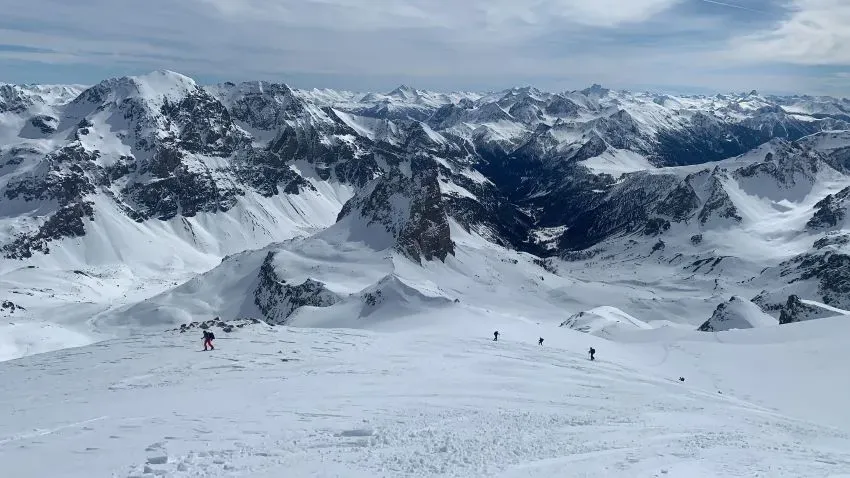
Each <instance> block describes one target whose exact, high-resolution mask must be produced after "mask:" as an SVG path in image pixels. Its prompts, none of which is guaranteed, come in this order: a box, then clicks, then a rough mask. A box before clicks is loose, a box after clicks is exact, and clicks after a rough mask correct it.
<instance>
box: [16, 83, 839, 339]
mask: <svg viewBox="0 0 850 478" xmlns="http://www.w3.org/2000/svg"><path fill="white" fill-rule="evenodd" d="M0 98H2V100H1V101H2V102H0V105H3V106H2V108H0V250H2V253H3V255H4V256H5V257H4V258H3V259H2V260H0V276H2V278H3V280H4V281H5V283H6V284H8V285H7V286H6V287H5V290H3V293H4V294H6V295H7V296H9V297H17V300H15V301H13V302H15V303H16V304H18V305H22V306H23V307H24V310H25V311H26V313H27V314H31V315H32V316H37V315H44V314H48V315H49V311H50V310H56V309H58V308H61V307H66V306H68V304H69V303H71V304H73V303H74V302H78V301H79V302H85V303H87V304H88V305H86V306H85V307H83V306H82V305H75V306H74V307H76V308H78V309H79V311H80V312H79V314H81V315H82V316H88V317H89V319H87V321H86V323H98V321H100V319H104V321H102V323H112V324H121V323H123V319H120V318H116V317H115V313H117V312H116V311H123V312H122V313H125V312H126V311H127V310H131V309H133V306H134V304H141V303H142V302H144V301H147V300H149V299H152V298H154V297H159V296H160V295H161V294H163V293H168V291H170V290H174V287H175V286H179V285H180V284H181V283H186V282H187V281H191V280H192V278H194V277H198V274H203V273H207V272H210V271H212V270H214V269H216V268H217V267H223V268H224V269H222V271H223V272H222V274H224V275H228V274H237V276H238V277H239V281H247V282H245V283H251V282H252V281H257V280H261V279H262V280H264V281H265V282H262V281H261V282H258V283H257V284H262V287H261V288H260V289H262V290H260V289H257V287H253V288H245V289H244V292H245V294H246V297H247V298H245V299H244V300H245V301H247V302H245V303H246V304H248V305H246V306H245V307H248V308H249V309H251V313H253V314H260V315H264V318H265V319H269V320H272V321H277V322H286V321H288V320H290V319H289V318H290V316H293V317H295V318H298V317H299V313H298V310H297V309H299V308H305V307H306V308H311V307H312V308H313V309H310V310H313V311H315V309H316V308H327V309H329V310H337V311H342V310H349V312H350V310H353V309H347V308H349V307H354V306H353V305H351V304H353V302H352V300H349V298H350V294H353V293H360V292H362V293H363V294H367V293H369V294H372V295H371V297H372V298H373V302H374V301H375V300H374V299H375V297H374V296H375V294H376V293H377V291H381V290H384V289H385V288H389V289H388V290H390V289H391V290H392V291H394V292H392V293H391V294H390V293H389V292H388V294H389V295H392V296H393V297H395V299H393V300H406V299H403V298H404V297H407V295H408V294H407V292H405V291H407V290H408V289H407V288H408V287H412V289H413V290H419V291H420V292H421V293H422V297H437V296H439V297H442V298H443V299H445V302H446V303H450V304H457V303H456V302H454V301H455V300H458V301H460V303H461V304H463V306H464V307H466V306H469V307H483V308H487V305H486V304H487V301H488V299H487V294H488V293H491V292H492V291H491V292H484V290H487V288H488V287H489V288H492V287H494V284H496V283H497V282H498V281H499V280H506V281H508V283H513V282H512V281H514V280H515V281H517V283H516V284H515V285H516V287H519V288H523V287H528V288H531V287H537V288H542V289H541V291H545V294H544V295H545V296H546V297H549V298H548V299H544V298H542V296H541V299H540V300H551V301H552V303H553V304H557V305H558V308H562V309H566V310H567V311H568V312H570V314H574V313H577V312H580V311H583V310H591V309H594V308H596V307H599V306H611V307H615V308H618V309H619V310H622V311H623V313H625V314H627V315H628V316H630V317H634V318H635V319H636V320H640V321H642V322H646V323H651V322H655V321H657V320H661V321H663V320H669V321H672V320H679V321H686V322H694V321H704V320H705V317H707V316H710V315H711V313H712V311H713V310H714V309H715V307H716V306H717V304H718V303H723V302H725V301H726V300H728V297H729V296H730V295H735V296H740V297H742V298H743V299H744V300H751V301H753V303H755V304H758V306H759V307H762V308H763V309H764V310H765V312H766V313H768V314H774V315H776V316H778V315H779V314H780V312H781V310H782V307H783V305H784V304H786V303H787V302H788V298H789V296H791V295H799V296H800V297H801V298H802V299H805V300H815V301H819V302H823V303H825V304H826V305H828V306H832V307H837V308H842V309H844V308H850V303H847V300H846V295H845V294H844V291H845V290H847V287H848V286H846V284H848V283H850V271H848V270H846V261H845V258H846V257H847V256H848V253H850V251H848V249H847V244H848V242H847V241H842V240H841V239H840V238H841V237H843V236H842V234H843V233H842V231H844V230H845V227H846V222H845V221H843V218H844V214H845V209H846V207H847V206H846V204H845V202H846V201H844V199H845V196H846V193H845V191H846V188H848V187H850V176H848V174H850V135H848V134H847V132H848V131H850V122H848V121H847V119H845V118H844V114H845V112H846V111H850V105H848V104H847V103H848V102H847V100H845V99H837V98H827V97H818V98H814V97H806V96H789V97H777V96H770V95H764V96H762V95H759V94H758V93H757V92H751V93H745V94H728V95H715V96H676V95H658V94H653V93H632V92H626V91H616V90H610V89H607V88H603V87H601V86H599V85H594V86H592V87H590V88H587V89H585V90H580V91H570V92H560V93H551V92H544V91H541V90H538V89H535V88H531V87H527V88H511V89H508V90H504V91H501V92H488V93H436V92H429V91H424V90H419V89H415V88H411V87H399V88H396V89H395V90H392V91H390V92H388V93H354V92H344V91H334V90H327V89H325V90H317V89H313V90H301V89H294V88H291V87H289V86H287V85H285V84H276V83H270V82H262V81H259V82H243V83H239V84H237V83H222V84H218V85H212V86H201V85H199V84H198V83H197V82H195V81H194V80H192V79H191V78H188V77H186V76H184V75H180V74H178V73H175V72H171V71H167V70H163V71H156V72H152V73H150V74H147V75H142V76H138V77H122V78H114V79H107V80H104V81H103V82H101V83H98V84H97V85H93V86H91V87H88V88H86V89H83V90H81V91H77V90H76V89H74V88H73V87H67V88H66V87H59V86H56V87H49V88H48V87H44V88H40V87H36V86H27V87H16V86H4V87H3V89H2V90H0ZM332 236H333V238H334V240H333V241H331V243H332V245H329V246H327V247H331V248H337V249H339V250H338V251H336V252H333V251H331V252H325V253H323V254H324V255H322V257H327V258H330V257H338V258H339V259H341V260H343V263H350V264H355V263H356V262H357V258H362V257H365V256H363V255H362V254H361V253H360V252H356V251H358V250H359V249H358V248H360V247H362V246H366V247H367V249H368V250H370V251H371V252H369V254H377V255H378V256H381V255H382V254H389V255H392V256H393V257H395V259H393V263H394V264H396V267H398V268H399V270H398V271H396V272H395V273H394V274H395V275H392V276H388V273H387V272H386V271H383V269H381V271H382V272H381V274H377V275H376V276H375V277H371V276H370V277H371V279H374V280H371V279H370V280H371V282H366V283H360V282H358V286H357V287H358V288H357V290H354V291H349V290H348V289H347V288H344V289H345V290H346V291H347V292H345V293H344V294H342V295H340V294H339V293H337V292H333V291H334V285H333V284H330V285H329V284H328V282H327V280H328V279H327V277H328V276H329V274H330V277H335V275H334V274H335V273H333V270H334V269H333V266H332V265H331V264H332V262H333V261H332V260H329V259H327V260H326V259H323V260H322V261H320V262H319V263H317V264H315V265H314V266H315V267H316V268H317V269H316V270H315V271H314V273H312V274H309V275H307V276H306V277H300V278H298V279H297V280H296V279H294V278H293V277H290V276H288V274H289V273H288V272H287V270H286V268H285V267H280V264H279V261H277V262H274V264H277V266H275V267H272V266H271V265H268V266H267V267H266V269H265V272H264V273H263V272H262V270H261V269H262V267H261V265H262V261H260V262H258V264H259V265H258V266H257V268H249V269H244V270H243V269H240V268H236V269H238V271H240V272H236V271H234V270H230V269H228V268H229V267H231V266H232V265H231V264H229V259H228V258H231V257H234V254H241V253H245V252H246V251H265V252H257V254H260V253H263V254H271V256H272V257H278V256H279V255H280V254H282V253H284V252H286V251H287V248H288V247H290V245H287V244H289V243H288V242H287V241H290V240H296V239H297V240H305V241H307V242H306V243H304V244H308V245H309V244H312V245H311V246H306V245H305V246H303V247H308V248H309V247H319V245H320V244H330V243H327V242H326V239H327V238H329V237H332ZM323 237H324V239H323ZM311 238H312V239H311ZM311 241H315V242H311ZM824 241H826V242H824ZM827 242H828V244H827ZM299 244H300V243H299ZM777 245H778V247H777ZM299 247H302V246H299ZM321 247H325V246H321ZM494 251H497V252H494ZM349 254H353V255H351V256H349ZM364 254H365V253H364ZM369 254H367V255H369ZM494 254H495V256H494ZM396 255H398V257H396ZM264 257H265V256H264ZM317 257H318V256H317ZM369 257H372V256H371V255H369ZM495 257H501V258H502V259H501V260H504V261H506V262H503V263H504V264H508V265H512V266H516V267H517V268H516V270H514V271H513V272H511V270H502V269H501V268H500V267H501V266H500V267H493V266H492V265H489V266H486V269H484V270H481V271H476V270H475V269H472V268H470V267H468V266H467V265H465V262H464V261H467V262H468V263H469V264H481V265H482V267H485V266H484V264H493V263H494V262H493V261H494V260H495ZM258 260H259V259H258ZM501 260H499V261H498V262H501ZM513 261H516V262H513ZM379 262H380V261H377V262H375V264H378V263H379ZM408 262H409V264H408ZM270 264H271V263H270ZM378 267H379V268H380V267H383V266H378ZM416 268H419V269H422V270H424V271H425V272H421V271H420V270H419V269H416ZM618 268H619V269H618ZM436 270H441V271H443V272H441V273H442V274H444V277H442V278H441V277H438V276H437V275H434V274H436V272H435V271H436ZM75 271H80V272H81V273H82V274H86V276H85V279H84V280H83V279H81V280H82V282H81V283H83V284H86V285H82V286H81V285H77V284H74V283H73V281H70V282H63V281H65V280H66V279H63V280H62V281H58V282H57V281H53V280H52V279H47V277H54V276H55V277H72V278H74V279H79V278H82V277H83V276H82V275H81V274H77V273H76V272H75ZM228 271H229V272H228ZM429 271H430V272H429ZM660 271H664V273H663V274H662V273H661V272H660ZM720 271H725V272H724V273H725V276H724V275H723V274H721V273H720ZM638 272H640V274H642V275H644V276H643V278H642V279H641V280H640V281H638V282H634V281H633V280H632V279H631V278H630V277H627V276H630V275H632V274H635V275H637V274H638ZM491 273H492V274H496V275H494V276H493V277H490V276H489V275H488V274H491ZM423 274H424V275H423ZM261 276H262V277H261ZM323 277H324V278H325V279H323ZM385 277H395V278H396V279H394V280H395V281H396V282H393V281H392V280H390V281H389V282H381V281H382V280H384V279H383V278H385ZM557 277H560V279H556V278H557ZM664 277H666V279H664ZM792 277H793V278H794V281H791V278H792ZM93 278H97V279H96V280H95V279H93ZM258 278H259V279H258ZM263 278H264V279H263ZM228 280H230V279H228ZM387 280H388V279H387ZM665 280H666V281H675V283H668V282H665ZM40 281H44V282H45V283H49V284H53V285H54V286H55V287H54V286H51V287H47V288H45V287H39V286H38V285H37V284H39V282H40ZM98 281H100V282H98ZM441 281H448V282H449V283H453V284H455V285H454V286H453V289H452V291H448V290H444V291H443V292H440V293H438V294H437V295H433V294H432V292H433V290H436V289H435V287H434V286H432V285H429V284H439V283H440V282H441ZM546 281H549V282H550V283H556V282H557V283H558V284H559V285H558V286H552V287H551V288H550V287H548V286H546V287H544V286H543V283H544V282H546ZM110 283H112V284H113V285H115V288H116V289H117V290H116V293H114V294H113V293H109V294H100V296H98V293H96V292H93V291H96V290H98V289H97V287H102V285H96V284H110ZM240 283H242V282H240ZM568 283H570V284H572V287H573V288H574V289H570V286H568V285H567V284H568ZM637 283H640V284H642V285H641V286H640V287H642V288H644V289H646V290H640V289H637V288H636V287H635V284H637ZM410 284H413V285H410ZM464 284H466V285H464ZM472 284H478V285H475V286H473V285H472ZM520 284H522V285H520ZM479 286H481V287H483V289H481V290H482V292H480V294H478V295H476V296H475V297H474V298H472V299H470V298H469V297H466V296H465V294H466V293H464V292H462V291H463V290H466V289H465V288H466V287H470V288H472V289H475V290H477V289H476V288H477V287H479ZM89 287H91V288H92V289H89ZM437 289H439V287H437ZM580 289H587V290H590V291H592V293H587V294H585V296H583V297H582V296H580V295H581V294H582V292H581V291H580ZM240 290H242V289H240ZM258 290H259V292H258ZM470 290H471V289H470ZM493 290H496V289H493ZM684 290H691V292H688V293H685V292H684ZM81 291H82V292H81ZM426 292H427V293H426ZM204 293H207V292H204ZM80 294H82V296H80ZM547 294H548V295H547ZM618 294H619V295H622V297H619V296H618ZM653 295H654V296H655V302H656V303H655V304H653V300H652V299H651V297H653ZM80 297H83V299H80ZM180 297H182V298H181V299H180V300H188V301H201V302H203V303H205V304H207V305H205V306H204V307H199V308H192V307H188V306H186V307H188V308H191V309H192V310H196V311H201V310H203V313H210V314H214V315H222V314H224V309H227V310H228V311H230V312H228V313H229V314H238V313H241V312H240V310H241V311H243V312H244V311H245V310H248V309H245V308H241V309H240V308H233V307H230V306H224V305H223V304H221V303H220V302H219V301H217V300H214V299H213V298H209V297H189V296H180ZM258 297H259V298H258ZM364 297H365V296H364ZM659 298H660V299H661V300H659ZM255 299H256V301H259V302H260V303H261V304H262V306H260V305H258V303H257V302H256V301H255ZM360 299H362V300H365V299H363V297H360ZM360 299H358V300H360ZM443 299H440V300H441V301H442V300H443ZM10 300H11V299H10ZM168 300H169V301H171V300H172V299H168ZM416 300H419V299H416ZM252 301H253V302H252ZM178 302H179V301H178ZM659 302H661V303H659ZM241 303H242V301H240V304H241ZM419 303H420V305H421V306H423V307H430V306H431V305H429V304H431V302H429V301H427V300H421V301H420V302H419ZM436 303H437V302H434V304H436ZM439 303H440V304H442V303H443V302H439ZM250 304H253V305H250ZM389 305H392V304H389ZM389 305H388V306H389ZM432 305H433V304H432ZM255 306H256V308H253V307H255ZM380 306H381V305H380V303H378V302H375V303H374V304H372V305H370V307H380ZM90 307H91V308H90ZM152 307H153V306H152ZM163 307H165V305H163ZM168 307H176V308H177V309H179V308H180V307H183V306H181V305H180V304H179V303H176V302H175V303H172V302H169V305H168ZM358 307H359V306H358ZM92 308H93V309H94V310H95V312H94V313H93V312H92V311H91V310H92ZM133 310H137V311H139V310H144V311H146V312H144V313H146V314H152V317H153V316H156V314H154V313H153V312H151V310H152V309H133ZM305 310H307V309H305ZM406 310H408V309H406ZM546 310H547V312H546V313H547V314H548V313H554V312H553V310H554V309H548V308H546ZM686 310H690V311H691V313H692V314H690V315H688V316H687V317H682V315H683V313H684V311H686ZM408 311H409V310H408ZM324 312H327V311H324ZM324 312H323V313H324ZM349 312H346V313H349ZM198 313H200V312H198ZM316 313H317V314H318V312H316ZM352 313H353V312H352ZM266 314H268V315H266ZM570 314H567V316H569V315H570ZM652 314H656V315H660V317H657V318H656V317H647V315H652ZM371 315H372V316H373V317H377V316H378V315H380V314H378V315H375V314H371ZM92 316H93V317H92ZM166 316H168V317H171V318H166V319H163V320H165V321H173V320H178V319H179V320H183V319H185V318H186V317H183V316H182V315H181V314H177V315H175V316H169V315H168V314H165V315H164V316H163V317H166ZM78 317H79V316H78V315H77V313H76V312H75V313H73V314H69V318H68V319H67V320H68V323H69V324H70V323H77V322H78ZM106 318H108V320H105V319H106ZM225 318H226V319H231V318H236V317H235V316H233V317H225ZM329 320H330V322H338V321H336V319H333V320H331V319H329ZM186 322H189V321H186ZM558 322H559V323H560V322H563V318H562V319H561V320H559V321H558ZM151 323H152V324H154V323H155V324H160V323H162V321H160V320H159V319H156V320H153V319H152V321H151ZM78 325H79V324H78ZM691 325H693V326H694V327H696V326H697V325H698V324H697V323H693V324H691Z"/></svg>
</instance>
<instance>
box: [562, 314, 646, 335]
mask: <svg viewBox="0 0 850 478" xmlns="http://www.w3.org/2000/svg"><path fill="white" fill-rule="evenodd" d="M561 327H568V328H570V329H573V330H578V331H579V332H585V333H588V334H592V335H596V336H599V337H605V338H609V337H616V336H617V335H618V334H619V333H621V332H623V331H631V330H645V329H651V328H652V327H651V326H650V325H649V324H647V323H646V322H644V321H642V320H640V319H636V318H634V317H632V316H631V315H629V314H627V313H625V312H623V311H622V310H620V309H618V308H616V307H610V306H602V307H595V308H593V309H591V310H586V311H581V312H579V313H578V314H575V315H572V316H570V318H569V319H567V320H565V321H564V322H563V323H561Z"/></svg>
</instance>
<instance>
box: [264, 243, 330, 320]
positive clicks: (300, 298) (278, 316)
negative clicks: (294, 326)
mask: <svg viewBox="0 0 850 478" xmlns="http://www.w3.org/2000/svg"><path fill="white" fill-rule="evenodd" d="M274 259H275V253H274V252H269V253H268V255H267V256H266V258H265V260H264V261H263V265H262V266H261V267H260V271H259V276H258V277H259V282H258V284H257V286H256V288H255V289H254V304H255V305H256V306H257V308H258V309H259V310H260V313H262V314H263V317H264V318H265V320H266V322H268V323H269V324H272V325H283V324H285V323H286V321H287V319H288V318H289V316H290V315H292V313H293V312H295V310H296V309H298V308H299V307H304V306H312V307H330V306H331V305H333V304H335V303H337V302H339V301H340V297H339V296H338V295H337V294H335V293H334V292H331V291H329V290H328V289H327V288H325V285H324V284H323V283H321V282H318V281H315V280H313V279H307V280H305V281H304V282H302V283H301V284H296V285H292V284H289V283H287V281H286V280H285V279H284V278H282V277H281V276H280V274H279V273H278V271H277V270H276V269H275V261H274Z"/></svg>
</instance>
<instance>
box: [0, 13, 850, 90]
mask: <svg viewBox="0 0 850 478" xmlns="http://www.w3.org/2000/svg"><path fill="white" fill-rule="evenodd" d="M760 1H769V0H760ZM46 2H47V0H44V1H42V2H21V1H20V0H0V11H2V12H4V13H3V16H2V20H0V46H3V45H6V46H12V48H5V49H3V48H0V71H3V70H4V69H5V68H4V67H5V66H6V64H12V63H10V62H15V63H14V64H15V65H16V69H18V70H19V69H20V67H19V66H18V65H20V64H21V62H26V61H29V62H33V63H35V62H37V63H42V64H57V65H74V64H76V65H80V70H81V71H83V70H86V69H87V68H88V66H89V65H91V66H97V67H100V68H109V69H111V70H112V71H127V72H141V71H144V70H152V69H157V68H169V69H173V70H176V71H180V72H182V73H185V74H189V75H191V76H196V77H198V76H207V77H209V76H216V77H219V78H226V79H231V80H235V81H238V80H243V79H269V80H276V81H294V80H293V79H296V78H300V79H301V82H297V81H296V84H299V86H331V87H342V88H358V89H361V88H385V87H388V86H390V85H389V84H390V83H396V82H402V81H404V82H411V83H413V84H416V85H418V86H423V87H435V88H443V89H445V88H491V87H503V86H509V85H511V84H517V83H522V84H529V83H532V84H536V85H538V86H542V87H550V88H557V87H582V86H585V85H586V84H589V83H592V82H600V83H604V84H606V85H610V86H614V87H628V86H629V85H630V84H645V85H650V84H656V85H659V84H667V85H671V86H673V85H681V86H687V85H690V86H699V87H709V88H717V89H720V90H727V89H753V88H756V89H759V90H766V89H768V88H767V87H768V86H771V85H776V87H777V88H778V87H780V86H782V87H783V88H785V86H787V87H788V88H791V87H793V88H795V89H800V90H806V89H811V88H810V85H809V83H811V82H812V81H813V80H812V77H811V76H806V75H799V74H797V75H791V74H789V75H787V78H783V75H781V74H778V73H777V72H776V71H774V72H773V73H771V74H770V75H768V74H761V75H759V74H758V73H757V72H749V73H747V72H740V73H738V72H726V73H718V72H717V70H722V69H723V68H725V67H726V66H727V65H728V64H729V63H730V62H729V56H730V55H729V54H728V52H727V54H725V55H722V56H721V55H718V52H719V51H722V50H723V49H724V42H725V40H726V38H728V36H729V35H731V34H732V33H731V29H730V27H729V25H728V24H727V22H728V20H729V19H730V18H733V16H740V15H741V12H740V11H739V9H734V8H722V7H718V6H716V5H713V4H711V5H709V4H705V3H703V2H699V1H697V0H522V1H519V0H146V1H145V2H138V1H116V0H75V1H59V0H51V1H50V7H49V8H45V5H44V3H46ZM724 3H725V2H724ZM827 3H829V5H833V6H835V5H837V6H838V7H842V8H843V11H845V12H846V10H847V8H846V7H847V6H848V5H847V4H848V3H850V0H798V1H797V2H796V4H797V5H798V8H797V10H795V12H794V13H793V15H790V16H789V19H787V20H786V21H784V22H783V23H781V24H778V26H777V27H776V28H775V29H773V30H771V31H768V32H763V33H759V34H753V35H750V36H748V37H746V38H744V39H743V40H742V41H741V42H740V43H737V44H734V45H733V47H734V49H735V51H736V52H735V58H737V59H738V60H740V61H739V62H738V63H737V65H738V67H739V68H741V67H749V66H751V65H753V64H754V63H756V62H762V61H773V59H775V58H778V59H784V60H786V61H787V57H791V58H796V57H799V56H801V55H802V56H806V57H807V58H813V56H811V55H803V54H802V53H799V54H798V53H794V51H795V50H794V49H793V48H786V47H785V42H792V40H791V38H796V37H794V36H793V35H791V33H795V34H796V35H797V36H800V35H803V36H806V35H810V36H812V38H826V39H828V40H829V39H831V40H829V41H831V42H832V43H831V44H832V45H833V46H832V48H825V51H830V52H831V53H829V54H828V55H831V58H833V59H834V58H836V57H840V56H841V55H842V54H844V55H846V54H847V53H846V52H848V51H850V48H844V50H843V52H842V51H836V50H841V48H840V47H841V46H842V45H846V40H841V35H846V32H843V31H839V32H838V33H834V34H832V36H829V35H827V34H825V33H824V32H823V31H824V30H825V31H827V32H832V31H834V30H835V29H836V28H835V26H834V25H835V23H841V22H842V21H843V22H844V23H845V24H850V20H839V18H844V17H839V15H838V14H836V13H835V9H833V10H829V8H827V7H828V5H827ZM842 4H844V5H842ZM695 5H702V6H703V7H706V5H709V6H710V7H711V8H703V10H699V8H697V9H696V10H695ZM818 5H819V6H818ZM803 7H806V8H803ZM815 7H818V8H815ZM823 10H829V14H828V15H824V12H823ZM839 10H841V8H839ZM695 12H696V13H695ZM706 12H709V13H706ZM813 12H814V13H813ZM818 12H820V13H818ZM774 13H776V12H774ZM780 13H781V12H780ZM839 14H840V12H839ZM811 15H814V16H815V17H816V18H818V19H819V20H818V21H820V22H824V21H826V22H832V23H830V24H824V23H820V25H822V28H820V30H821V31H820V33H818V34H817V35H815V34H812V32H811V31H808V33H806V31H804V32H803V33H800V32H797V30H795V28H800V27H794V26H793V25H795V24H800V25H803V26H806V25H808V26H809V28H810V29H811V28H812V27H811V25H812V24H813V23H812V22H813V20H812V19H811V18H809V17H810V16H811ZM768 21H770V19H769V18H762V22H768ZM814 24H817V22H815V23H814ZM740 27H741V24H738V25H737V28H740ZM816 33H817V32H816ZM818 35H820V36H818ZM704 38H712V39H711V40H710V41H706V42H702V39H704ZM845 38H846V37H845ZM804 40H805V39H804ZM793 42H796V43H800V42H801V41H800V40H793ZM818 42H820V43H818ZM824 42H828V41H827V40H817V42H816V41H815V40H811V42H810V43H812V45H811V46H810V47H809V48H810V49H816V45H818V44H822V43H824ZM796 43H795V44H794V45H792V46H794V47H798V46H799V45H797V44H796ZM803 43H805V42H803ZM806 44H808V43H806ZM16 46H18V47H24V48H15V47H16ZM742 48H743V49H742ZM779 50H782V51H779ZM777 51H779V53H777ZM783 51H784V53H783ZM819 54H821V55H822V56H827V53H819ZM783 55H784V56H783ZM4 62H6V63H5V64H4ZM743 69H746V68H743ZM712 70H714V71H712ZM7 71H8V70H7ZM797 73H799V72H797ZM96 79H97V78H87V79H86V80H85V81H94V80H96ZM0 80H7V81H8V80H9V78H0ZM34 80H35V81H38V80H37V78H34ZM314 80H315V81H314ZM13 81H14V80H13ZM26 81H32V80H31V79H27V80H26ZM69 81H74V82H78V81H82V80H81V79H80V78H70V79H69ZM435 85H438V86H435ZM476 85H477V86H476ZM831 87H832V86H831ZM845 91H846V90H845Z"/></svg>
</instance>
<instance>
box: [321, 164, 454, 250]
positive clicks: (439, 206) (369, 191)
mask: <svg viewBox="0 0 850 478" xmlns="http://www.w3.org/2000/svg"><path fill="white" fill-rule="evenodd" d="M409 167H410V174H409V175H408V174H405V173H404V172H403V171H402V170H401V168H392V169H390V170H389V171H388V172H386V173H385V174H383V175H382V176H380V177H379V178H377V179H375V180H373V181H372V183H371V184H370V185H368V186H366V187H365V188H364V189H363V190H362V191H361V192H360V193H358V194H357V195H355V197H353V198H352V199H351V200H349V201H348V202H347V203H346V204H345V206H343V208H342V211H341V212H340V214H339V217H338V218H337V221H342V220H343V219H345V218H348V217H350V218H352V220H353V221H355V222H357V221H364V222H365V225H366V226H367V227H375V228H379V229H382V230H383V231H384V232H386V233H387V234H389V235H390V238H391V242H392V243H393V244H394V245H393V247H394V248H395V249H396V250H398V251H399V252H401V253H403V254H404V255H405V256H407V257H409V258H410V259H412V260H415V261H417V262H421V261H422V260H423V259H424V260H426V261H430V260H434V259H439V260H441V261H444V260H445V259H446V257H447V256H448V255H449V254H454V242H453V241H452V239H451V235H450V229H449V223H448V216H447V214H446V208H445V205H444V203H443V200H442V193H441V190H440V184H439V180H438V177H439V169H438V165H437V163H436V162H435V161H434V160H433V159H431V158H428V157H423V156H416V157H413V158H412V159H411V160H410V162H409Z"/></svg>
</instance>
